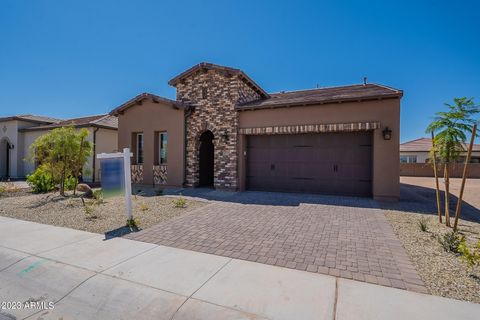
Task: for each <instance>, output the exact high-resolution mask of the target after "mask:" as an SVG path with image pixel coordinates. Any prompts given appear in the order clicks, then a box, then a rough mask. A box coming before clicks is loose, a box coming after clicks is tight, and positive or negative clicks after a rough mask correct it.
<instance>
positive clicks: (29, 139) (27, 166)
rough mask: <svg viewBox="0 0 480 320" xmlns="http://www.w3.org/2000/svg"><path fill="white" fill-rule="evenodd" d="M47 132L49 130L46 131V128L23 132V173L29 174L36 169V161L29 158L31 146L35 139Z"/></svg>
mask: <svg viewBox="0 0 480 320" xmlns="http://www.w3.org/2000/svg"><path fill="white" fill-rule="evenodd" d="M47 132H48V131H44V130H39V131H27V132H23V141H24V143H23V154H24V159H25V160H24V164H23V167H24V170H23V175H24V176H27V175H29V174H30V173H32V172H33V171H34V170H35V163H33V162H32V161H29V160H28V157H29V152H30V146H31V145H32V143H34V142H35V140H36V139H37V138H38V137H40V136H42V135H44V134H45V133H47Z"/></svg>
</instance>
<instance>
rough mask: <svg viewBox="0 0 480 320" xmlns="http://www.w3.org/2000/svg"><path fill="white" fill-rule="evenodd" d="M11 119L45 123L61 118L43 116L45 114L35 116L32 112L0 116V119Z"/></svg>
mask: <svg viewBox="0 0 480 320" xmlns="http://www.w3.org/2000/svg"><path fill="white" fill-rule="evenodd" d="M11 120H19V121H28V122H34V123H45V124H47V123H55V122H59V121H62V119H56V118H51V117H45V116H36V115H32V114H21V115H15V116H10V117H3V118H0V121H11Z"/></svg>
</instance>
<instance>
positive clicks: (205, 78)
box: [110, 63, 403, 200]
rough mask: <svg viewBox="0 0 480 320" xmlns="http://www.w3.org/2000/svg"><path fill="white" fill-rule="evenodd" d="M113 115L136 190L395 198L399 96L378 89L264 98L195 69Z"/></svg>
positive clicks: (203, 66)
mask: <svg viewBox="0 0 480 320" xmlns="http://www.w3.org/2000/svg"><path fill="white" fill-rule="evenodd" d="M169 84H170V85H172V86H174V87H176V89H177V98H176V100H170V99H167V98H162V97H159V96H156V95H154V94H149V93H143V94H141V95H139V96H137V97H135V98H133V99H131V100H130V101H127V102H126V103H124V104H122V105H121V106H119V107H117V108H116V109H114V110H113V111H112V112H111V113H110V114H111V115H114V116H118V121H119V131H118V148H119V149H122V148H125V147H129V148H131V150H132V152H133V154H134V156H133V159H132V161H133V165H132V176H133V179H134V182H136V183H143V184H150V185H152V184H155V185H164V186H178V187H180V186H205V187H215V188H219V189H229V190H264V191H286V192H309V193H310V192H311V193H327V194H342V195H358V196H373V197H374V198H376V199H393V200H396V199H398V197H399V190H400V184H399V165H398V158H399V131H400V99H401V97H402V95H403V92H402V91H401V90H396V89H393V88H389V87H386V86H383V85H377V84H366V83H365V84H360V85H350V86H343V87H332V88H320V89H311V90H302V91H293V92H280V93H272V94H269V93H267V92H265V91H264V90H263V89H262V88H261V87H260V86H259V85H258V84H257V83H255V82H254V81H253V80H252V79H251V78H250V77H248V76H247V75H246V74H245V73H244V72H243V71H241V70H239V69H234V68H230V67H224V66H218V65H214V64H210V63H200V64H198V65H196V66H194V67H192V68H190V69H188V70H187V71H185V72H183V73H181V74H180V75H178V76H176V77H175V78H173V79H172V80H170V81H169Z"/></svg>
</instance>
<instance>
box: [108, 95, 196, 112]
mask: <svg viewBox="0 0 480 320" xmlns="http://www.w3.org/2000/svg"><path fill="white" fill-rule="evenodd" d="M147 99H150V100H152V101H153V102H154V103H160V102H163V103H166V104H168V105H170V106H172V107H173V108H175V109H186V108H187V106H186V105H184V104H183V103H181V102H179V101H174V100H170V99H167V98H163V97H160V96H157V95H154V94H151V93H142V94H139V95H138V96H136V97H135V98H133V99H130V100H128V101H127V102H125V103H123V104H122V105H120V106H118V107H117V108H115V109H113V110H112V111H110V113H109V115H111V116H118V115H120V114H123V112H125V110H127V109H129V108H131V107H133V106H135V105H141V104H142V103H143V101H144V100H147Z"/></svg>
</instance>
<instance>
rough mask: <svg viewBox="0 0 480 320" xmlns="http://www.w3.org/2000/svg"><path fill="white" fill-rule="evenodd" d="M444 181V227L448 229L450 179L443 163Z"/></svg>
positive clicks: (447, 169) (446, 166)
mask: <svg viewBox="0 0 480 320" xmlns="http://www.w3.org/2000/svg"><path fill="white" fill-rule="evenodd" d="M443 177H444V180H445V225H446V226H447V227H450V207H449V206H450V177H449V168H448V162H447V163H445V170H444V176H443Z"/></svg>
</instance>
